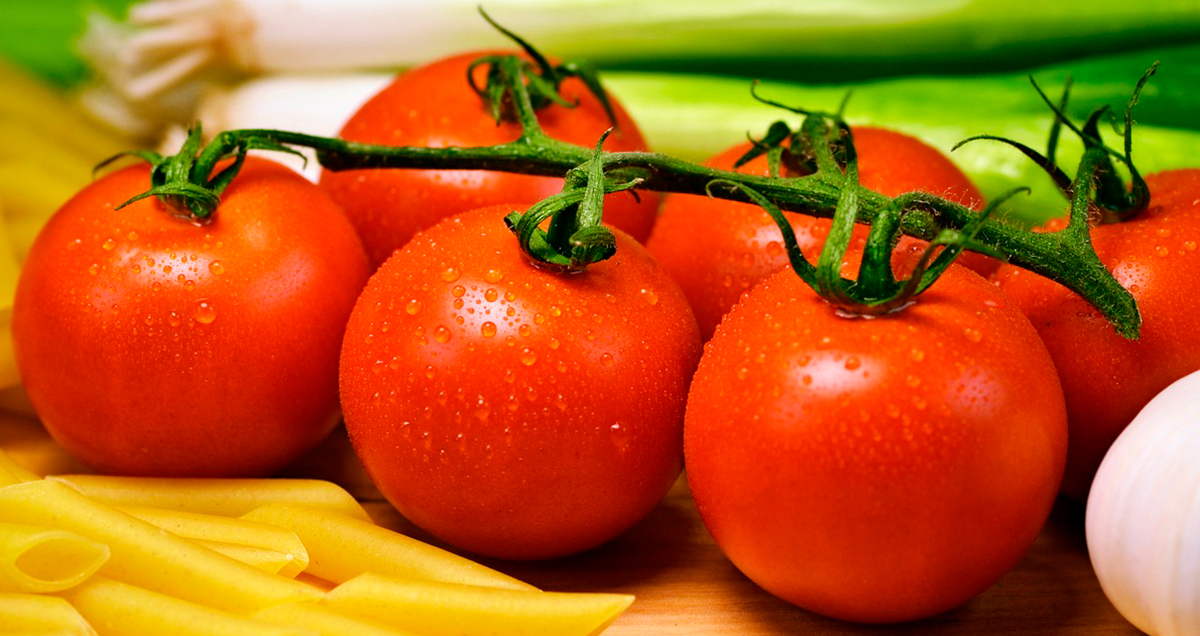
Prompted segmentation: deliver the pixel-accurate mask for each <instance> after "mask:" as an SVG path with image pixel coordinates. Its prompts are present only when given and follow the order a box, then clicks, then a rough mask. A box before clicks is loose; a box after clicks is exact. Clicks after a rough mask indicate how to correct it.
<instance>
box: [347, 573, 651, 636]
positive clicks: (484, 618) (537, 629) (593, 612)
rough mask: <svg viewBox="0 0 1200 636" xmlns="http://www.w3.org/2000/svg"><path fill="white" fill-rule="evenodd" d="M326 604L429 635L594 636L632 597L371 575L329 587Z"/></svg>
mask: <svg viewBox="0 0 1200 636" xmlns="http://www.w3.org/2000/svg"><path fill="white" fill-rule="evenodd" d="M325 602H327V603H328V604H329V606H330V607H331V608H333V609H334V610H335V611H339V612H344V613H346V614H350V615H352V616H361V617H363V618H365V619H368V620H373V621H378V622H380V623H383V624H385V625H390V626H393V627H397V628H400V629H407V630H410V631H413V632H416V633H418V634H425V635H426V636H484V635H485V634H486V635H487V636H536V635H540V634H555V635H556V636H589V635H591V634H597V633H599V632H600V631H602V630H603V629H604V628H605V627H608V625H609V624H611V623H612V622H613V621H614V620H616V618H617V616H619V615H620V614H621V612H624V611H625V609H626V608H627V607H629V605H630V603H632V602H633V597H632V596H629V595H626V594H573V593H564V592H524V591H518V590H500V589H496V588H488V587H478V586H473V585H459V584H457V583H442V582H438V581H417V580H412V579H407V580H406V579H397V578H392V577H385V576H381V575H378V574H373V573H368V574H363V575H361V576H357V577H355V578H353V579H351V580H349V581H346V582H345V583H342V584H341V585H339V586H337V587H335V588H333V589H332V590H330V591H329V592H328V593H327V594H326V595H325Z"/></svg>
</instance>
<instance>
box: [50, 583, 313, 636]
mask: <svg viewBox="0 0 1200 636" xmlns="http://www.w3.org/2000/svg"><path fill="white" fill-rule="evenodd" d="M60 594H61V595H62V597H63V598H65V599H67V601H69V602H70V603H71V605H72V606H73V607H75V609H77V610H79V613H80V615H82V616H83V617H84V618H85V619H86V620H87V621H88V622H89V623H91V624H92V625H94V626H95V627H96V629H97V631H99V632H100V633H101V634H103V635H105V636H107V635H108V634H113V635H119V636H166V635H168V634H169V635H170V636H318V635H317V632H315V631H313V630H309V629H304V628H301V627H295V626H281V625H277V624H274V623H268V622H266V621H260V620H257V619H253V618H248V617H245V616H238V615H236V614H232V613H230V612H223V611H220V610H217V609H214V608H211V607H206V606H204V605H200V604H198V603H193V602H189V601H185V600H183V599H179V598H175V597H172V596H168V595H166V594H160V593H158V592H153V591H150V590H147V589H143V588H141V587H138V586H135V585H129V584H127V583H122V582H120V581H114V580H112V579H107V578H104V577H99V576H98V577H95V578H93V579H91V580H89V581H87V582H86V583H84V584H83V585H79V586H77V587H74V588H71V589H70V590H66V591H64V592H60Z"/></svg>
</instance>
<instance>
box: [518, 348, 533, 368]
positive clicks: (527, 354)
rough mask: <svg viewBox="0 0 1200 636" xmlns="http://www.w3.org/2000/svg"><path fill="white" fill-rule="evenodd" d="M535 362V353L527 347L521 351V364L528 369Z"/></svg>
mask: <svg viewBox="0 0 1200 636" xmlns="http://www.w3.org/2000/svg"><path fill="white" fill-rule="evenodd" d="M535 362H537V352H535V351H534V350H533V349H530V348H529V347H526V348H524V349H522V350H521V364H523V365H525V366H527V367H528V366H530V365H532V364H533V363H535Z"/></svg>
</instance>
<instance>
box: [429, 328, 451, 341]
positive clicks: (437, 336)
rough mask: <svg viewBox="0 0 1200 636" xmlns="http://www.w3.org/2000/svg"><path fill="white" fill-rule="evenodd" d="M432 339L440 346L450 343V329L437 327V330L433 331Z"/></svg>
mask: <svg viewBox="0 0 1200 636" xmlns="http://www.w3.org/2000/svg"><path fill="white" fill-rule="evenodd" d="M433 339H434V340H437V341H438V342H440V343H442V344H446V343H447V342H450V329H449V328H447V327H446V325H438V326H437V329H434V330H433Z"/></svg>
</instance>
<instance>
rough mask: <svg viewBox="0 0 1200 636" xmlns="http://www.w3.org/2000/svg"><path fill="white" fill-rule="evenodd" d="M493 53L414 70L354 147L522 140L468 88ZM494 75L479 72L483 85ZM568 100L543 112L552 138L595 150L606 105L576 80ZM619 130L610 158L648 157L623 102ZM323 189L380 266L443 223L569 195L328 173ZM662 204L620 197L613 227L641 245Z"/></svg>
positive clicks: (522, 183) (553, 185)
mask: <svg viewBox="0 0 1200 636" xmlns="http://www.w3.org/2000/svg"><path fill="white" fill-rule="evenodd" d="M486 54H487V53H486V52H476V53H468V54H463V55H457V56H454V57H450V58H447V59H444V60H440V61H438V62H434V63H432V64H429V65H427V66H423V67H420V68H416V69H413V70H411V71H409V72H407V73H404V74H402V75H400V76H399V77H397V78H396V80H395V81H394V82H393V83H392V84H390V85H389V86H387V87H386V88H384V89H383V90H382V91H381V92H380V93H379V94H378V95H376V96H375V97H373V98H372V99H370V100H369V101H368V102H367V103H366V104H364V105H363V106H362V107H361V108H360V109H359V110H358V112H356V113H355V114H354V115H353V116H352V117H351V118H350V120H349V121H348V122H347V123H346V124H345V126H344V127H343V129H342V132H341V137H342V138H344V139H347V140H350V141H357V142H367V143H378V144H389V145H399V146H430V147H444V146H488V145H494V144H501V143H507V142H510V141H513V140H515V139H517V138H518V136H519V135H520V132H521V127H520V126H519V125H518V124H516V123H513V122H506V123H502V124H500V125H497V124H496V120H495V119H493V117H492V115H491V113H490V111H489V109H488V107H487V106H486V104H485V103H484V101H483V100H482V99H481V98H480V97H479V96H478V95H477V94H476V93H475V91H474V90H472V88H471V87H470V85H469V84H468V83H467V69H468V67H469V66H470V64H471V62H472V61H474V60H476V59H478V58H479V57H481V56H483V55H486ZM485 75H486V69H485V68H484V67H479V68H477V69H476V71H475V77H476V81H477V82H478V84H479V85H480V86H482V85H483V83H484V77H485ZM560 92H561V94H562V96H563V97H564V98H565V99H566V100H567V101H568V102H572V103H576V104H577V105H576V106H575V107H574V108H567V107H564V106H559V105H549V106H546V107H544V108H542V109H540V110H539V111H538V121H539V123H540V124H541V126H542V129H543V130H544V131H545V132H546V134H547V135H549V136H551V137H554V138H556V139H560V140H562V141H567V142H570V143H574V144H577V145H581V146H585V147H587V148H592V147H594V146H595V145H596V142H597V141H598V140H599V139H600V136H601V135H602V134H603V133H604V131H605V130H607V129H609V128H611V127H612V126H613V123H612V122H611V121H609V119H608V115H607V114H606V113H605V111H604V108H603V106H602V105H601V104H600V102H599V100H598V99H596V97H595V96H594V95H592V94H591V93H590V92H589V91H588V90H587V88H586V87H585V86H584V84H583V82H582V81H581V80H579V79H575V78H568V79H566V80H564V81H563V82H562V84H561V91H560ZM612 106H613V111H614V114H615V116H616V119H617V128H616V130H614V131H613V134H612V135H610V136H609V138H608V140H607V141H606V142H605V145H604V148H605V150H611V151H622V150H645V149H646V142H645V140H644V139H643V138H642V135H641V133H640V132H639V131H638V128H637V126H636V125H635V124H634V122H633V120H631V119H630V118H629V115H628V114H627V113H626V112H625V110H624V109H623V108H622V107H621V105H620V104H619V103H617V102H616V101H615V100H612ZM320 183H321V186H322V187H324V188H325V189H327V190H328V191H329V193H330V194H331V195H332V196H333V198H334V200H335V201H337V202H338V203H339V204H341V205H342V207H343V208H345V210H346V213H347V215H348V216H349V217H350V220H351V221H352V222H353V223H354V225H355V227H356V228H358V231H359V234H360V236H361V237H362V239H363V243H364V245H365V246H366V249H367V254H368V256H369V257H370V259H371V262H372V265H373V266H375V267H378V266H379V264H380V263H382V262H383V261H384V260H385V259H386V258H387V257H388V255H390V254H391V253H392V251H393V250H395V249H396V248H398V247H400V246H402V245H404V244H405V243H407V242H408V241H409V240H410V239H411V238H412V237H413V235H414V234H415V233H416V232H418V231H420V230H423V229H425V228H427V227H429V226H431V225H433V224H434V223H436V222H438V221H439V220H441V219H443V218H445V217H447V216H451V215H453V214H458V213H460V212H464V211H466V210H470V209H473V208H479V207H484V206H489V205H497V204H508V203H526V204H532V203H534V202H536V201H538V200H541V199H544V198H546V197H547V196H550V195H551V194H554V193H556V192H559V191H560V190H561V189H562V179H561V178H553V177H537V176H529V175H521V174H512V173H504V172H489V171H484V170H398V169H388V170H347V171H342V172H329V171H326V172H324V173H323V174H322V175H321V179H320ZM658 203H659V196H658V195H657V194H655V193H653V192H639V194H638V197H634V196H633V195H631V194H630V193H627V192H624V193H615V194H612V195H609V196H608V197H607V198H606V199H605V204H604V218H605V221H606V222H607V223H610V224H611V225H614V226H616V227H618V228H621V229H623V230H625V231H626V232H628V233H629V234H631V235H632V236H633V237H634V238H636V239H638V240H639V241H644V240H646V238H647V237H648V236H649V234H650V228H651V226H652V225H653V224H654V218H655V214H656V212H657V209H658Z"/></svg>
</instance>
